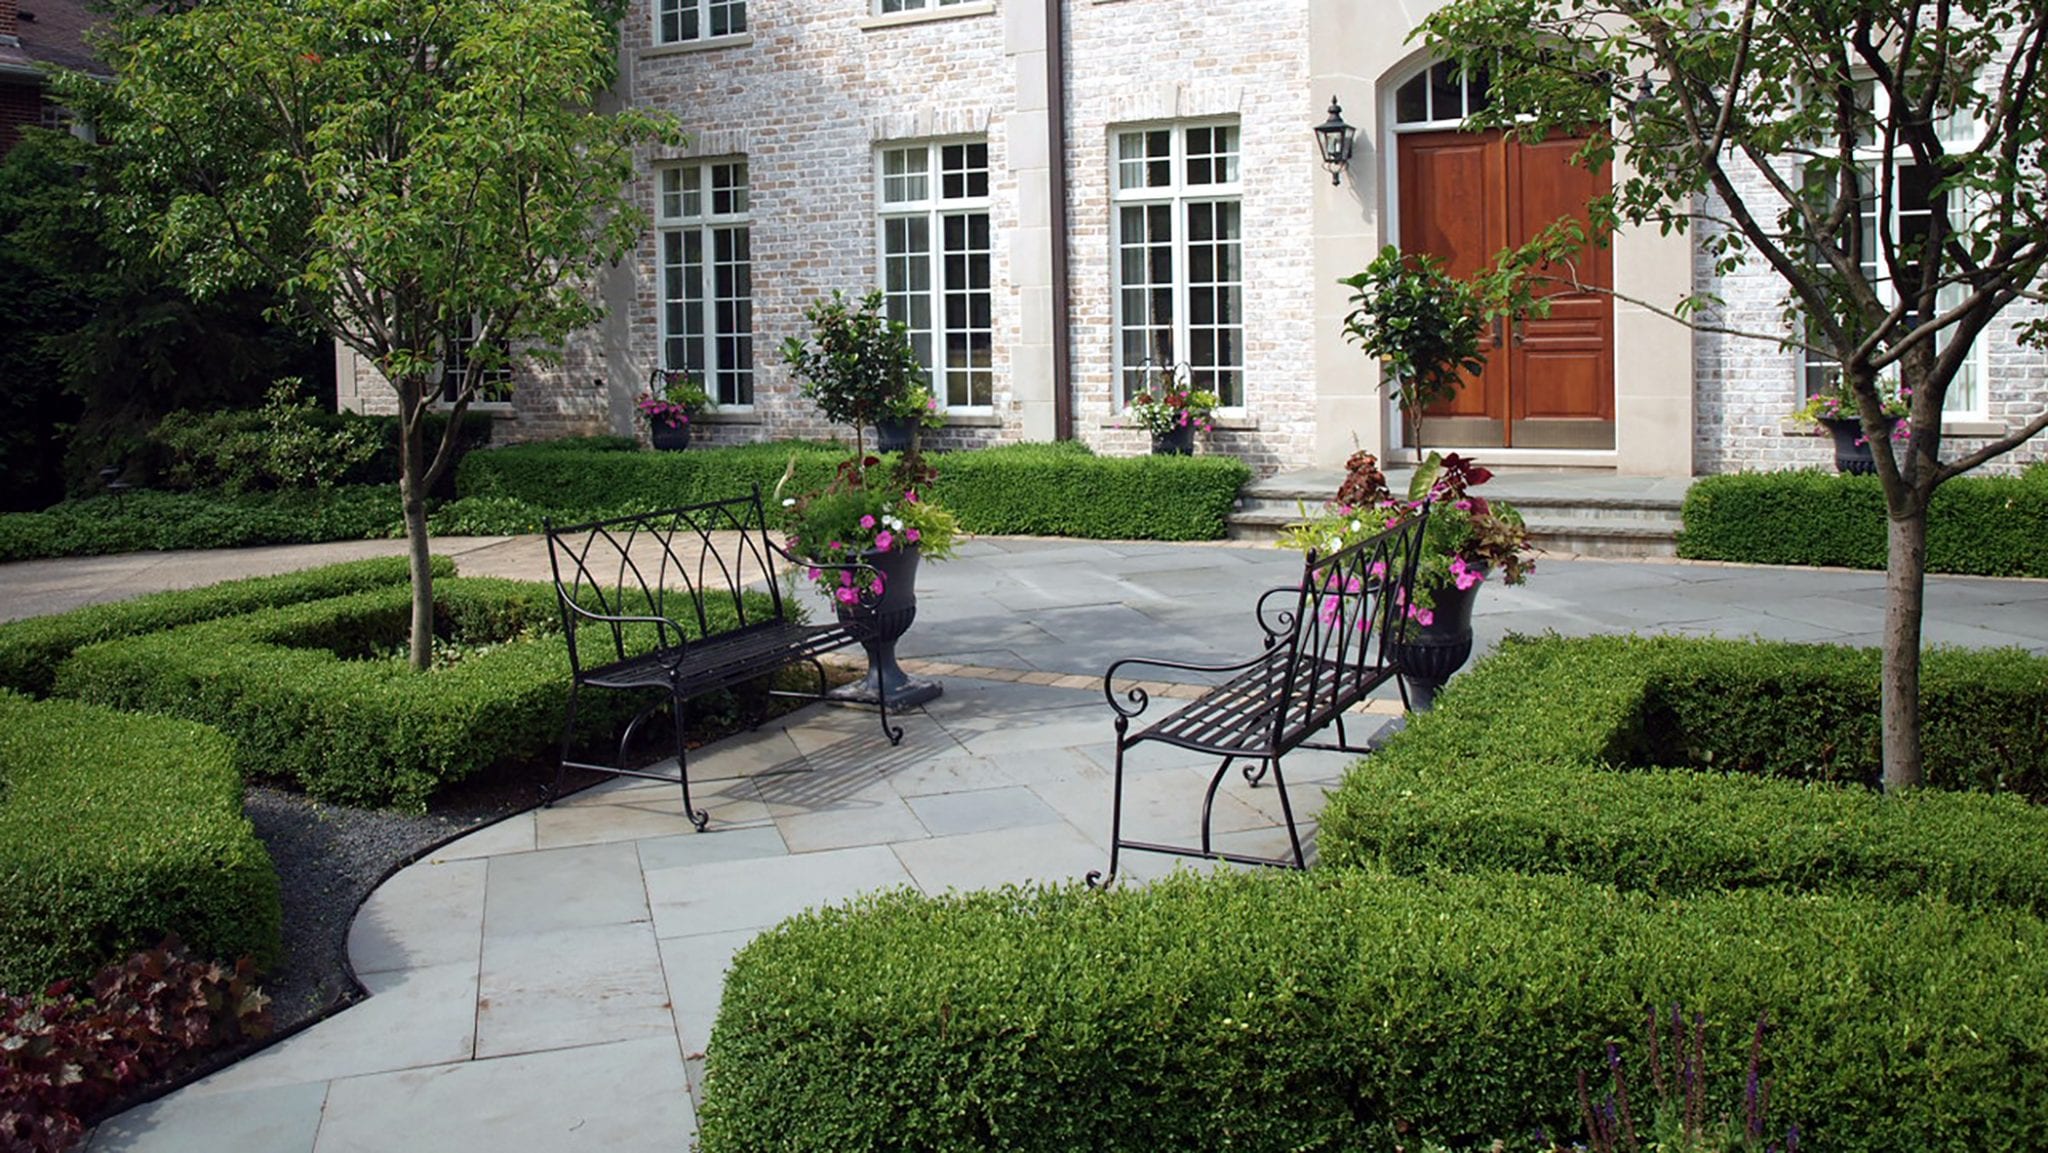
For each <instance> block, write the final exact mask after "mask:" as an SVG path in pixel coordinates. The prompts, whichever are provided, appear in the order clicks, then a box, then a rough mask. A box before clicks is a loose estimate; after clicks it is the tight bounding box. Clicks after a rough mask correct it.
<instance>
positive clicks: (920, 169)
mask: <svg viewBox="0 0 2048 1153" xmlns="http://www.w3.org/2000/svg"><path fill="white" fill-rule="evenodd" d="M875 163H876V179H877V182H878V188H877V194H876V198H875V199H876V203H877V205H878V206H879V212H880V215H881V221H880V225H881V226H880V229H879V231H880V233H881V247H882V252H881V265H882V295H883V298H884V299H885V300H886V301H887V304H888V311H889V319H890V320H894V321H898V322H900V323H902V324H903V325H904V326H905V327H907V328H908V329H909V330H910V340H911V343H912V345H914V346H915V347H916V349H917V358H918V360H919V361H920V362H922V363H923V364H924V366H925V368H926V370H927V371H929V372H930V374H931V390H932V395H933V396H935V397H937V398H938V400H939V403H940V404H941V405H943V406H944V407H946V408H948V409H985V408H990V407H992V406H993V405H994V403H995V395H994V393H995V316H994V312H995V293H994V289H993V286H992V271H991V263H990V256H991V245H990V237H989V217H988V209H989V204H988V200H989V198H988V180H989V171H988V142H987V141H985V140H937V141H927V142H922V143H917V144H903V145H889V146H886V147H884V148H882V149H881V150H880V152H879V153H878V154H877V156H876V161H875Z"/></svg>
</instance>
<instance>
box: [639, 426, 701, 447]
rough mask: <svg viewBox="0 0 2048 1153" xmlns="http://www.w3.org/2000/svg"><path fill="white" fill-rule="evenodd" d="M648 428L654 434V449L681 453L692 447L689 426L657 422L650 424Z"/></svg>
mask: <svg viewBox="0 0 2048 1153" xmlns="http://www.w3.org/2000/svg"><path fill="white" fill-rule="evenodd" d="M647 427H648V429H649V430H650V432H651V434H652V437H653V440H654V447H655V448H657V449H660V450H661V451H663V452H681V451H682V450H684V449H686V448H688V447H690V426H689V425H688V424H678V425H670V424H669V423H668V422H667V421H662V420H657V421H651V422H649V424H648V426H647Z"/></svg>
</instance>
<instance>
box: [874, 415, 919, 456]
mask: <svg viewBox="0 0 2048 1153" xmlns="http://www.w3.org/2000/svg"><path fill="white" fill-rule="evenodd" d="M916 435H917V422H916V421H913V420H878V421H876V422H875V451H876V452H908V451H909V450H910V441H911V438H912V437H914V436H916Z"/></svg>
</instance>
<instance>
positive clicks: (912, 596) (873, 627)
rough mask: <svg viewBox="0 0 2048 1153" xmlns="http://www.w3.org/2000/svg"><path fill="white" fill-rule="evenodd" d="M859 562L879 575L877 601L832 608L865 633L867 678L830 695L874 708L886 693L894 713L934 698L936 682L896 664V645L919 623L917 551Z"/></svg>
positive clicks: (871, 555) (904, 550)
mask: <svg viewBox="0 0 2048 1153" xmlns="http://www.w3.org/2000/svg"><path fill="white" fill-rule="evenodd" d="M860 559H861V561H862V562H863V563H866V564H871V565H873V566H875V569H876V571H878V572H880V573H881V574H882V595H881V597H880V599H878V600H877V601H876V602H875V606H874V607H873V608H866V607H863V606H860V605H844V604H837V603H835V604H834V605H833V608H834V609H835V610H837V612H838V613H839V619H840V620H841V621H842V622H845V623H846V624H848V625H850V626H855V627H858V628H861V629H864V630H866V631H867V638H866V639H864V640H862V641H861V648H862V649H864V650H866V651H867V654H868V673H867V675H866V676H865V677H862V678H861V679H860V680H858V681H855V682H854V683H852V684H849V685H841V686H840V687H839V688H836V689H834V690H832V692H831V696H832V697H833V698H835V699H837V700H842V701H863V702H866V703H869V704H872V703H874V702H875V701H877V700H879V699H880V697H881V693H882V690H883V689H886V690H888V697H889V708H890V710H891V711H892V712H893V711H898V710H901V709H908V708H914V707H916V706H918V705H921V704H924V703H925V702H926V701H930V700H935V699H937V698H938V696H939V695H940V694H941V693H942V692H944V691H945V690H944V688H943V687H942V686H941V685H940V684H939V683H938V682H937V681H928V680H923V679H920V678H918V677H913V676H911V675H910V674H909V673H906V672H904V671H903V668H902V666H900V665H898V664H897V663H896V642H897V641H899V640H901V639H902V637H903V634H904V633H906V632H908V631H909V630H910V623H911V622H912V621H914V620H916V619H917V560H918V550H917V546H916V545H914V544H913V545H911V546H909V547H908V548H902V549H892V550H890V551H888V552H866V553H862V554H861V557H860Z"/></svg>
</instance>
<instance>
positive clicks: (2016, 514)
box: [1678, 462, 2048, 577]
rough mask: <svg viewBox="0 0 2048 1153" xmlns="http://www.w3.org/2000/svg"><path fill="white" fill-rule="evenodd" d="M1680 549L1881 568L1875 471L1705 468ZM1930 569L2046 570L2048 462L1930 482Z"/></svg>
mask: <svg viewBox="0 0 2048 1153" xmlns="http://www.w3.org/2000/svg"><path fill="white" fill-rule="evenodd" d="M1684 517H1685V527H1684V529H1683V531H1681V532H1680V533H1679V536H1678V555H1680V556H1683V557H1692V558H1694V559H1697V560H1728V561H1746V562H1749V563H1752V564H1792V565H1836V566H1841V567H1846V568H1869V569H1881V568H1883V567H1885V512H1884V493H1883V490H1882V489H1881V488H1880V487H1879V482H1878V479H1877V478H1876V477H1874V476H1844V475H1840V474H1836V473H1826V472H1818V471H1814V470H1800V471H1795V472H1764V473H1754V472H1752V473H1735V474H1731V475H1727V476H1708V477H1701V478H1700V479H1699V480H1697V481H1694V482H1693V485H1692V488H1691V489H1689V490H1687V492H1686V494H1685V509H1684ZM1927 570H1928V571H1929V572H1938V573H1974V574H1977V575H1980V576H2029V577H2048V462H2043V463H2038V464H2035V465H2033V466H2031V467H2030V468H2028V469H2027V470H2026V472H2025V473H2023V474H2022V475H2020V476H2017V477H1980V476H1963V477H1957V478H1956V479H1954V480H1951V481H1949V482H1947V483H1945V484H1943V485H1942V486H1941V487H1940V488H1938V489H1936V490H1934V504H1933V507H1932V508H1931V509H1929V510H1928V516H1927Z"/></svg>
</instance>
